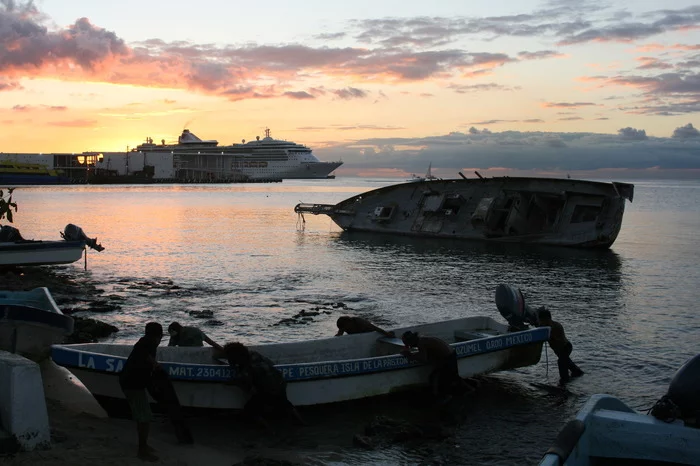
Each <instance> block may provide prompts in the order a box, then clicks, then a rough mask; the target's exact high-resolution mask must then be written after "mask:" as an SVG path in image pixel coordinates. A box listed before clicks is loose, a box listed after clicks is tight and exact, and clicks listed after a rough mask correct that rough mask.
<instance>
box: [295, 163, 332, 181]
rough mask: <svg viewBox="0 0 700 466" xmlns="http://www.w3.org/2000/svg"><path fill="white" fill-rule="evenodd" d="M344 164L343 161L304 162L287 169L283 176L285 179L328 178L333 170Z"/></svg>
mask: <svg viewBox="0 0 700 466" xmlns="http://www.w3.org/2000/svg"><path fill="white" fill-rule="evenodd" d="M342 164H343V163H342V162H317V163H303V164H301V166H299V167H297V168H295V169H293V170H289V171H287V172H286V173H285V174H284V175H283V178H284V179H285V180H294V179H297V180H309V179H326V178H328V177H329V175H330V174H331V172H332V171H333V170H335V169H336V168H338V167H339V166H341V165H342Z"/></svg>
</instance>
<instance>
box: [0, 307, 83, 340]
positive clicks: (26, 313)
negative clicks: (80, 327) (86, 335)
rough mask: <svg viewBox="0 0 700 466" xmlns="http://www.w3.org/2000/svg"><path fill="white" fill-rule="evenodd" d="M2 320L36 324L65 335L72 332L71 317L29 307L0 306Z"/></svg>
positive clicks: (0, 318)
mask: <svg viewBox="0 0 700 466" xmlns="http://www.w3.org/2000/svg"><path fill="white" fill-rule="evenodd" d="M2 319H9V320H13V321H16V322H36V323H39V324H45V325H50V326H52V327H57V328H60V329H62V330H63V331H64V332H66V333H67V334H68V333H71V332H73V324H74V323H73V318H72V317H70V316H67V315H65V314H58V313H56V312H49V311H45V310H44V309H39V308H36V307H31V306H22V305H17V304H0V320H2Z"/></svg>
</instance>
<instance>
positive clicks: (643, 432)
mask: <svg viewBox="0 0 700 466" xmlns="http://www.w3.org/2000/svg"><path fill="white" fill-rule="evenodd" d="M699 421H700V354H699V355H696V356H695V357H694V358H691V359H689V360H688V361H686V363H685V364H683V365H682V366H681V368H680V369H678V371H677V372H676V374H675V375H674V377H673V379H672V380H671V383H670V385H669V389H668V392H667V393H666V395H664V396H663V397H661V399H659V401H657V402H656V404H655V405H654V406H653V407H652V408H651V409H650V410H649V414H645V413H640V412H638V411H636V410H634V409H632V408H630V407H629V406H627V405H626V404H625V403H623V402H622V401H620V400H619V399H617V398H615V397H613V396H610V395H593V396H592V397H591V398H590V399H589V400H588V401H587V402H586V404H585V405H583V407H582V408H581V410H580V411H579V412H578V414H577V415H576V418H575V419H573V420H571V421H569V422H568V423H567V424H566V425H565V426H564V427H563V428H562V430H561V431H560V432H559V435H558V436H557V439H556V440H555V442H554V444H553V445H552V447H551V448H549V450H548V451H547V452H546V454H545V456H544V457H543V458H542V461H541V462H540V466H606V465H649V466H652V465H659V466H662V465H663V466H671V465H695V466H697V465H700V428H698V426H699V424H698V422H699Z"/></svg>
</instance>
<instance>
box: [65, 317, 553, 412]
mask: <svg viewBox="0 0 700 466" xmlns="http://www.w3.org/2000/svg"><path fill="white" fill-rule="evenodd" d="M407 330H411V331H415V332H419V334H421V335H425V336H435V337H439V338H441V339H443V340H445V341H447V342H449V344H450V345H451V346H452V347H453V348H454V349H455V352H456V354H457V358H458V367H459V374H460V376H462V377H470V376H474V375H479V374H486V373H490V372H496V371H503V370H507V369H512V368H516V367H523V366H530V365H533V364H536V363H537V362H538V361H539V360H540V355H541V353H542V345H543V343H544V342H545V341H547V339H548V338H549V330H550V329H549V327H543V328H528V329H525V330H521V331H515V332H511V331H509V326H508V325H506V324H502V323H499V322H497V321H496V320H494V319H492V318H490V317H466V318H461V319H455V320H448V321H443V322H435V323H429V324H423V325H416V326H411V327H404V328H399V329H395V330H394V331H395V334H396V335H401V334H402V333H403V332H404V331H407ZM132 347H133V345H131V344H103V343H88V344H74V345H54V346H53V347H52V358H53V360H54V362H56V363H57V364H59V365H62V366H64V367H66V368H67V369H68V370H70V371H71V372H72V373H73V374H74V375H75V376H76V377H77V378H78V379H80V381H81V382H82V383H83V384H84V385H85V386H86V387H87V388H88V390H90V392H91V393H92V394H93V395H94V396H95V397H96V398H97V399H98V400H100V401H102V402H106V403H109V402H114V401H119V400H122V401H123V399H124V395H123V393H122V391H121V389H120V387H119V383H118V377H117V375H118V373H119V372H120V371H121V369H122V367H123V365H124V363H125V361H126V359H127V357H128V356H129V353H130V352H131V349H132ZM249 348H250V349H251V350H253V351H257V352H259V353H261V354H262V355H264V356H266V357H268V358H270V359H271V360H272V361H273V362H274V363H275V365H276V367H277V368H278V369H279V370H280V371H281V372H282V374H283V375H284V378H285V379H286V381H287V382H288V385H287V395H288V398H289V400H290V401H291V402H292V403H293V404H294V405H297V406H305V405H318V404H325V403H334V402H340V401H347V400H356V399H360V398H366V397H372V396H377V395H386V394H390V393H392V392H395V391H399V390H405V389H410V388H412V387H416V386H421V385H425V384H427V383H428V378H429V374H430V372H431V370H432V369H431V367H430V366H427V365H424V364H420V363H416V362H413V361H410V362H409V360H408V359H407V358H406V357H405V356H403V355H401V354H400V352H401V350H403V349H404V348H405V347H404V345H403V343H402V342H401V340H400V339H398V338H387V337H381V338H378V334H377V333H363V334H354V335H347V336H342V337H331V338H323V339H318V340H310V341H298V342H289V343H275V344H263V345H251V346H250V347H249ZM157 359H158V361H159V363H160V365H161V366H162V367H163V368H164V369H165V370H166V371H167V373H168V374H169V377H170V379H171V380H172V382H173V385H174V387H175V390H176V392H177V395H178V398H179V400H180V404H181V405H182V406H186V407H196V408H219V409H240V408H242V407H243V406H244V404H245V402H246V401H247V396H246V394H245V393H244V392H243V391H241V390H240V389H239V388H237V387H235V386H231V385H230V384H226V383H225V382H226V381H227V380H229V379H230V378H231V377H232V375H234V374H232V373H231V369H230V368H229V366H228V365H226V364H222V363H220V362H219V361H217V360H215V359H214V353H213V349H212V348H209V347H198V348H183V347H160V348H159V349H158V353H157Z"/></svg>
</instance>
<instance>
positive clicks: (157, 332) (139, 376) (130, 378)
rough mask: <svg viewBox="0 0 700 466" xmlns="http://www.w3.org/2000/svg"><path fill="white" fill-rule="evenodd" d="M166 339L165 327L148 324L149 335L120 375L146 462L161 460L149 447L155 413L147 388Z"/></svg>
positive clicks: (141, 452) (140, 456)
mask: <svg viewBox="0 0 700 466" xmlns="http://www.w3.org/2000/svg"><path fill="white" fill-rule="evenodd" d="M162 339H163V327H162V326H161V325H160V324H159V323H157V322H149V323H147V324H146V332H145V335H144V336H143V337H141V338H140V339H139V341H138V342H136V344H135V345H134V348H133V349H132V350H131V354H129V358H128V359H127V360H126V363H125V364H124V368H123V369H122V371H121V373H120V374H119V386H120V387H121V389H122V391H123V392H124V396H125V398H126V401H127V402H128V403H129V407H130V408H131V416H132V418H133V419H134V421H136V431H137V432H138V439H139V446H138V452H137V456H138V457H139V458H141V459H142V460H144V461H151V462H155V461H158V457H157V456H156V455H155V450H154V449H153V448H151V447H150V446H149V445H148V431H149V427H150V422H151V421H152V420H153V413H152V412H151V406H150V404H149V401H148V394H147V392H146V390H147V388H148V387H149V385H150V384H151V382H152V380H153V376H154V373H155V372H156V371H157V370H158V369H159V365H158V362H156V350H157V349H158V345H159V344H160V341H161V340H162Z"/></svg>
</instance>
